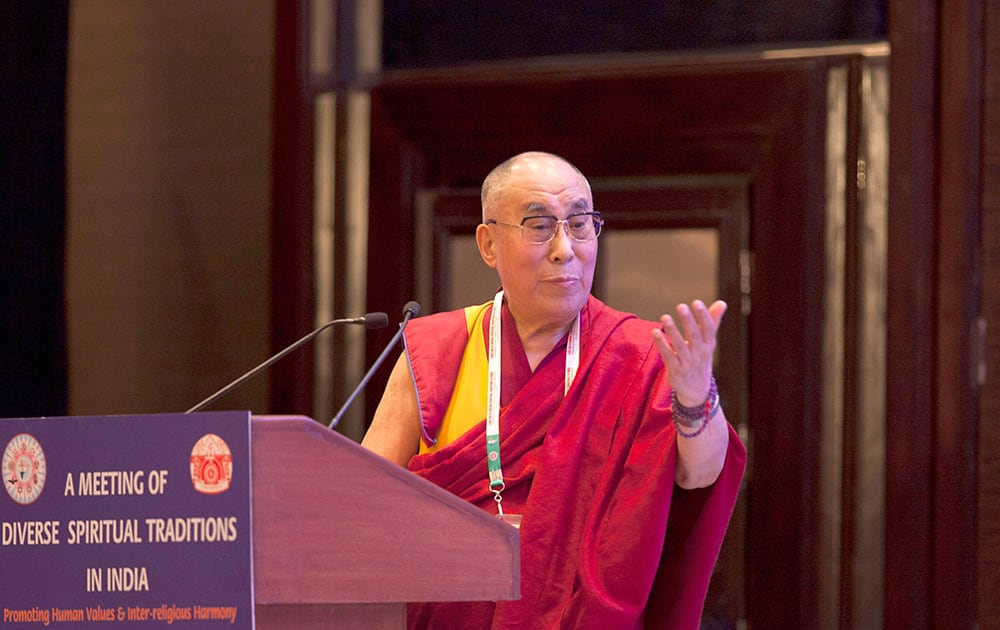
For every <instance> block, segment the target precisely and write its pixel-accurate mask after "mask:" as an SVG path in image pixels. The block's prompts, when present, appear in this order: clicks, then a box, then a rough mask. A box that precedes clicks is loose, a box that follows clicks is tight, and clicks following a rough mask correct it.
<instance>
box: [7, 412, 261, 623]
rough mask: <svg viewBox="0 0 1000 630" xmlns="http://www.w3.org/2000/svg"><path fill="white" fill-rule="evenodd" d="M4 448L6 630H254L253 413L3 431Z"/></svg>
mask: <svg viewBox="0 0 1000 630" xmlns="http://www.w3.org/2000/svg"><path fill="white" fill-rule="evenodd" d="M0 449H2V457H3V459H2V464H0V475H2V481H3V486H4V490H2V491H0V567H2V568H0V592H2V593H3V595H2V596H0V614H2V617H0V626H2V627H4V628H7V627H13V628H16V627H32V626H51V625H57V626H60V625H61V626H62V627H76V626H78V625H83V626H88V625H91V624H100V625H102V626H103V627H115V626H116V625H117V626H126V627H136V626H159V627H170V628H187V627H198V628H205V627H213V626H216V625H220V626H221V625H224V626H225V627H230V628H232V627H236V628H252V627H253V626H254V605H253V604H254V602H253V573H252V558H251V556H252V552H251V550H252V549H253V546H252V533H253V532H252V524H251V514H250V511H251V510H250V487H251V480H250V471H251V465H250V413H249V412H246V411H231V412H229V411H227V412H211V413H198V414H191V415H182V414H154V415H133V416H89V417H83V416H76V417H57V418H14V419H4V420H0ZM66 624H68V625H66Z"/></svg>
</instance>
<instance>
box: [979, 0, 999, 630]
mask: <svg viewBox="0 0 1000 630" xmlns="http://www.w3.org/2000/svg"><path fill="white" fill-rule="evenodd" d="M985 23H986V36H985V42H986V50H985V72H984V75H985V81H984V84H983V85H984V92H985V98H984V99H983V103H984V104H985V108H984V111H983V143H982V146H983V197H982V207H983V220H982V239H983V240H982V250H983V272H982V273H983V285H982V315H983V317H984V318H985V320H986V322H987V324H986V345H985V348H984V350H985V356H984V357H983V358H984V361H985V370H986V374H985V377H986V378H985V382H984V383H983V386H982V390H981V391H982V398H981V401H980V409H979V453H978V473H979V478H978V481H979V491H978V508H979V519H978V527H979V531H978V538H977V543H978V560H979V562H978V566H977V569H978V570H977V575H978V580H977V590H978V602H977V608H978V610H979V627H980V628H981V629H982V630H1000V579H996V576H1000V501H997V497H1000V457H997V453H1000V422H997V419H998V418H1000V3H998V2H988V3H986V22H985Z"/></svg>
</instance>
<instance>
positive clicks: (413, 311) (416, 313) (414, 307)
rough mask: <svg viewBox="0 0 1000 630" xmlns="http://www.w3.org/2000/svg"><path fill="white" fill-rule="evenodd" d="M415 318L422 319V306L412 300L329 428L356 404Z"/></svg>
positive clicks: (404, 308)
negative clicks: (387, 343)
mask: <svg viewBox="0 0 1000 630" xmlns="http://www.w3.org/2000/svg"><path fill="white" fill-rule="evenodd" d="M414 317H420V305H419V304H417V303H416V302H414V301H413V300H410V301H409V302H407V303H406V306H404V307H403V321H402V322H400V324H399V330H397V331H396V334H395V335H393V337H392V339H390V340H389V345H387V346H386V347H385V350H383V351H382V354H380V355H378V358H377V359H375V363H372V366H371V367H370V368H368V372H366V373H365V377H364V378H363V379H361V382H360V383H358V386H357V387H355V388H354V391H353V392H351V395H350V396H349V397H348V398H347V402H345V403H344V404H343V405H342V406H341V407H340V411H338V412H337V415H335V416H334V417H333V420H331V421H330V424H329V425H327V426H329V427H330V428H331V429H333V428H334V427H336V426H337V424H338V423H339V422H340V419H341V418H343V417H344V414H345V413H347V409H348V408H349V407H350V406H351V403H353V402H354V399H355V398H357V397H358V394H360V393H361V390H363V389H364V388H365V385H367V384H368V381H370V380H371V378H372V376H374V375H375V370H377V369H378V368H379V366H380V365H382V362H383V361H385V357H386V356H388V354H389V351H390V350H392V348H393V346H395V345H396V343H398V342H399V338H400V337H402V336H403V329H404V328H406V324H407V323H409V321H410V319H412V318H414Z"/></svg>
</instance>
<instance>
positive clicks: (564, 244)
mask: <svg viewBox="0 0 1000 630" xmlns="http://www.w3.org/2000/svg"><path fill="white" fill-rule="evenodd" d="M573 242H574V241H573V239H572V238H571V237H570V235H569V224H568V223H567V222H566V221H560V222H559V223H557V224H556V234H555V236H553V237H552V240H551V241H549V257H550V258H552V259H553V260H558V261H566V260H569V259H571V258H572V257H573Z"/></svg>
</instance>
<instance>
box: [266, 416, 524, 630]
mask: <svg viewBox="0 0 1000 630" xmlns="http://www.w3.org/2000/svg"><path fill="white" fill-rule="evenodd" d="M251 453H252V476H253V481H252V484H253V485H252V493H251V497H252V511H253V516H252V520H253V558H254V560H253V572H254V578H253V584H254V601H255V609H256V621H257V624H256V625H257V628H259V629H262V630H270V629H272V628H280V629H285V628H288V629H292V628H295V629H303V628H359V629H360V628H365V629H371V628H402V627H405V623H406V603H407V602H441V601H484V600H486V601H498V600H509V599H516V598H517V597H519V594H520V574H521V571H520V545H519V541H520V538H519V533H518V531H517V529H515V528H513V527H511V526H510V525H508V524H506V523H504V522H503V521H501V520H499V519H497V518H495V517H493V516H491V515H489V514H487V513H485V512H483V511H482V510H480V509H479V508H476V507H474V506H472V505H471V504H469V503H466V502H465V501H463V500H461V499H459V498H458V497H456V496H455V495H453V494H451V493H450V492H447V491H445V490H443V489H441V488H439V487H438V486H436V485H434V484H433V483H431V482H429V481H427V480H425V479H422V478H421V477H418V476H417V475H414V474H413V473H410V472H408V471H407V470H405V469H403V468H400V467H399V466H397V465H395V464H393V463H391V462H389V461H387V460H385V459H383V458H381V457H379V456H378V455H375V454H373V453H371V452H369V451H367V450H365V449H363V448H362V447H360V446H359V445H358V444H356V443H355V442H353V441H351V440H349V439H348V438H346V437H344V436H342V435H340V434H339V433H336V432H334V431H331V430H329V429H328V428H326V427H325V426H322V425H320V424H318V423H316V422H314V421H313V420H311V419H309V418H306V417H303V416H254V417H253V418H252V420H251ZM484 483H485V481H484Z"/></svg>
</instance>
